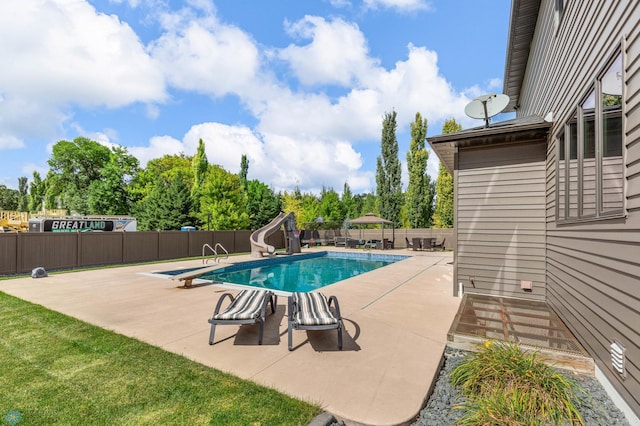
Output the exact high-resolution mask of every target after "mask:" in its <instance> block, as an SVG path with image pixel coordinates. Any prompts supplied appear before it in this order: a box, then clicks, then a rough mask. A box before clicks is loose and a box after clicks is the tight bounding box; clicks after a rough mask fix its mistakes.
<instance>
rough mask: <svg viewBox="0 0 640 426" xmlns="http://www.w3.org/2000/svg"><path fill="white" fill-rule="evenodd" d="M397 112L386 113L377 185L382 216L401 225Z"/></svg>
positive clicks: (400, 172) (400, 179)
mask: <svg viewBox="0 0 640 426" xmlns="http://www.w3.org/2000/svg"><path fill="white" fill-rule="evenodd" d="M396 115H397V114H396V112H395V111H393V112H391V113H385V116H384V120H383V122H382V140H381V145H382V155H381V156H379V157H378V160H377V167H376V185H377V193H378V194H377V195H378V205H379V210H380V215H381V216H382V217H384V218H385V219H387V220H390V221H392V222H393V223H395V225H396V226H399V225H400V210H401V208H402V170H401V168H400V161H399V160H398V139H397V138H396V128H397V127H398V124H397V123H396Z"/></svg>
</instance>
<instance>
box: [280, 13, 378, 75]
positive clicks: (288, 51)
mask: <svg viewBox="0 0 640 426" xmlns="http://www.w3.org/2000/svg"><path fill="white" fill-rule="evenodd" d="M285 30H286V31H287V33H288V34H289V35H290V36H291V37H293V38H295V39H303V40H306V39H311V42H310V43H309V44H307V45H304V46H297V45H294V44H291V45H289V46H288V47H286V48H284V49H281V50H280V51H279V52H278V56H279V57H280V58H281V59H284V60H287V61H288V62H289V65H290V66H291V68H292V69H293V71H294V73H295V75H296V77H297V78H298V80H300V81H301V82H302V83H303V84H306V85H314V84H336V85H340V86H345V87H346V86H351V85H354V84H355V85H358V83H359V82H360V81H361V78H362V76H363V74H367V73H370V72H371V70H372V69H374V68H375V67H377V66H378V63H379V61H377V60H375V59H373V58H371V57H370V56H369V55H368V51H369V48H368V46H367V40H366V38H365V36H364V34H363V33H362V32H361V31H360V30H359V29H358V26H357V25H356V24H354V23H349V22H345V21H343V20H342V19H334V20H333V21H326V20H325V19H324V18H322V17H319V16H305V17H304V18H302V19H301V20H299V21H297V22H294V23H288V22H286V23H285Z"/></svg>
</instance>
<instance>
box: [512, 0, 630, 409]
mask: <svg viewBox="0 0 640 426" xmlns="http://www.w3.org/2000/svg"><path fill="white" fill-rule="evenodd" d="M553 6H554V2H553V1H543V2H542V3H541V8H540V14H539V17H538V22H537V27H536V32H535V34H534V38H533V41H532V46H531V52H530V56H529V63H528V66H527V72H526V74H525V78H524V81H523V84H522V88H521V92H520V97H519V104H520V107H519V109H518V115H522V116H526V115H529V114H537V115H540V116H545V115H546V114H547V113H549V112H553V117H554V124H553V128H552V132H551V137H550V139H549V141H548V147H547V164H546V191H545V192H546V202H545V206H546V208H545V212H546V213H545V216H546V222H547V225H546V228H547V232H546V239H547V242H546V251H547V256H546V259H547V262H546V281H547V302H548V303H549V304H550V305H551V306H552V307H553V308H554V310H555V311H556V312H557V313H558V315H559V316H560V317H561V318H562V319H563V321H564V322H565V323H566V325H567V326H568V327H569V328H570V329H571V331H572V332H573V333H574V334H575V335H576V337H577V338H578V339H579V340H580V342H581V343H582V345H583V346H584V347H585V349H586V350H587V351H588V352H589V354H590V355H591V356H592V357H593V358H594V360H595V362H596V364H597V365H598V367H599V368H600V370H602V371H603V373H604V374H605V376H606V377H607V379H608V380H609V381H610V382H611V384H612V385H613V386H614V388H615V389H616V390H617V391H618V392H619V393H620V395H621V396H622V397H623V398H624V399H625V401H626V402H627V404H628V405H629V406H630V408H631V409H632V410H633V411H634V412H635V413H636V415H638V414H640V371H639V369H640V330H639V329H638V324H640V59H639V58H640V2H637V1H631V0H621V1H606V2H587V1H585V2H566V10H565V14H564V18H563V20H562V22H561V24H560V26H559V28H557V29H556V28H555V23H554V10H553ZM619 46H622V53H623V66H624V80H623V84H624V92H623V146H624V147H625V148H626V149H625V153H624V157H623V158H624V161H625V168H624V169H625V177H626V182H625V184H626V190H625V195H626V199H625V202H626V212H627V214H626V217H619V218H612V219H603V220H596V221H591V222H581V223H573V224H558V223H557V222H556V190H557V188H556V181H557V177H556V161H557V157H556V144H555V137H556V136H557V135H558V134H559V132H560V130H561V128H562V126H563V124H564V123H565V122H566V121H567V120H568V119H569V117H570V115H571V114H572V113H573V111H575V107H576V105H577V104H578V103H579V102H580V99H581V98H582V97H583V96H585V95H586V94H587V93H588V91H589V89H590V87H591V85H592V83H593V81H594V79H595V78H596V76H597V75H598V73H599V72H600V71H601V70H602V67H603V66H604V65H605V63H606V62H607V60H608V59H609V58H610V57H611V55H612V54H613V53H614V52H615V51H616V49H618V47H619ZM614 339H615V340H617V341H618V342H620V343H622V344H623V345H624V346H625V348H626V357H627V363H626V368H627V376H626V378H622V377H621V376H620V375H618V374H617V373H616V372H615V371H614V370H613V368H612V366H611V355H610V352H609V350H610V349H609V346H610V344H611V343H612V342H613V340H614Z"/></svg>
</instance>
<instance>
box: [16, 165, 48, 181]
mask: <svg viewBox="0 0 640 426" xmlns="http://www.w3.org/2000/svg"><path fill="white" fill-rule="evenodd" d="M20 170H21V171H22V174H23V176H27V177H28V178H29V182H31V181H32V180H33V172H34V171H35V172H38V173H39V174H40V177H41V178H42V179H44V178H45V177H46V176H47V173H48V172H49V165H48V164H36V163H27V164H23V165H22V167H21V168H20Z"/></svg>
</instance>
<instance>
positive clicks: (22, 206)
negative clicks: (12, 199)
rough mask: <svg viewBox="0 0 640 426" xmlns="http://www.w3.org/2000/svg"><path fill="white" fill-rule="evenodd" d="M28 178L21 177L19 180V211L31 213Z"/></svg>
mask: <svg viewBox="0 0 640 426" xmlns="http://www.w3.org/2000/svg"><path fill="white" fill-rule="evenodd" d="M27 181H28V179H27V177H26V176H21V177H19V178H18V211H19V212H26V211H29V198H28V194H27V188H28V185H27Z"/></svg>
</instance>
